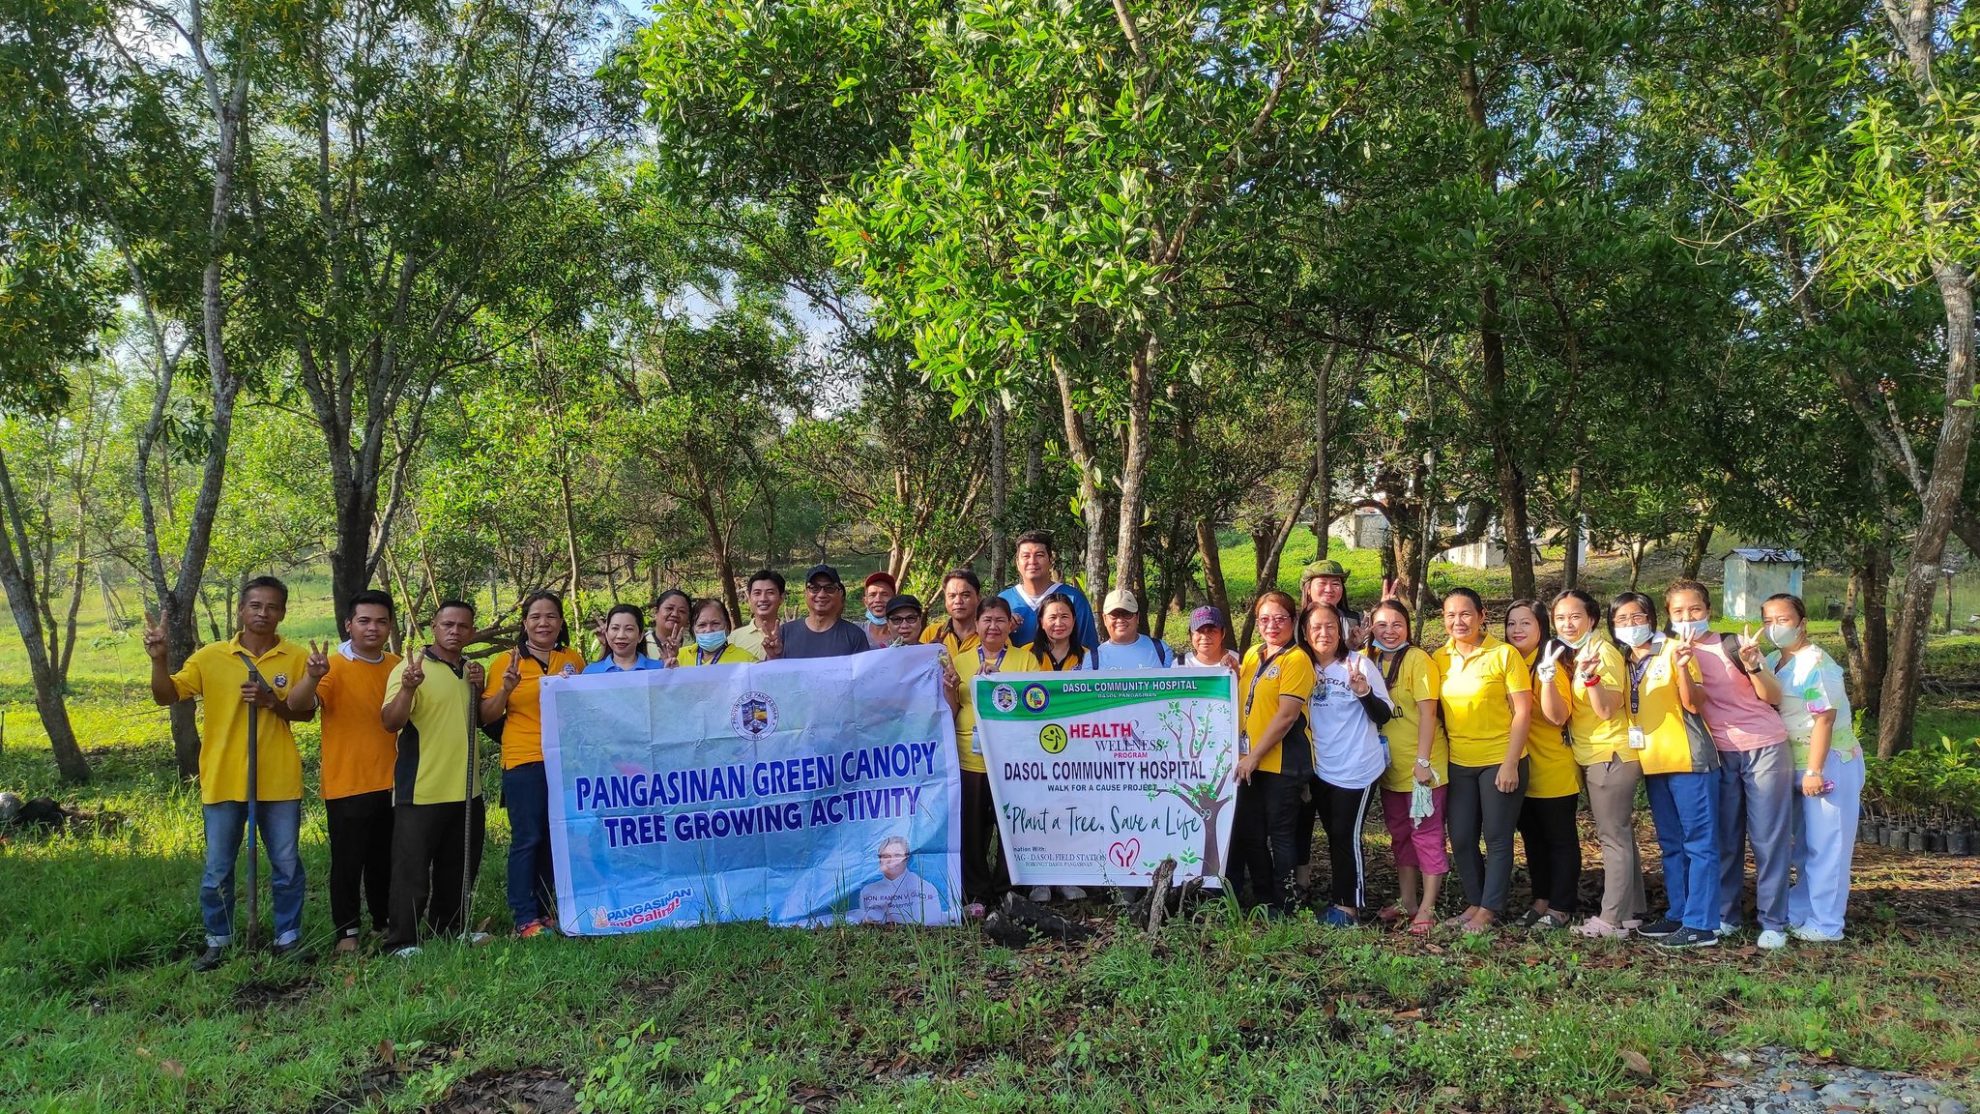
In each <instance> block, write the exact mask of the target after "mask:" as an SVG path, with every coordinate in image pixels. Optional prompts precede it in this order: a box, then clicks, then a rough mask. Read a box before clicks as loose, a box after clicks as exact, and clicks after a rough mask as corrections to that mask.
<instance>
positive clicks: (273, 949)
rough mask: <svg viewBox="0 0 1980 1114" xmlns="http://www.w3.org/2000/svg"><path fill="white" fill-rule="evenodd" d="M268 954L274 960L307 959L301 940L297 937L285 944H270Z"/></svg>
mask: <svg viewBox="0 0 1980 1114" xmlns="http://www.w3.org/2000/svg"><path fill="white" fill-rule="evenodd" d="M268 954H269V955H272V956H274V957H275V958H276V959H290V960H302V959H306V958H308V957H307V956H306V955H305V954H304V952H303V946H302V938H301V937H297V938H296V939H294V940H291V941H289V942H288V943H286V944H270V945H269V946H268Z"/></svg>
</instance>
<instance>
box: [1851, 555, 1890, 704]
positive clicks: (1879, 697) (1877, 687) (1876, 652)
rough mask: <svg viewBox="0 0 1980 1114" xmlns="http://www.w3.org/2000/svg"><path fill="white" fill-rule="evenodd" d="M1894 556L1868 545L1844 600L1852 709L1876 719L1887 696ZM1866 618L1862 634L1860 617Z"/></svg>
mask: <svg viewBox="0 0 1980 1114" xmlns="http://www.w3.org/2000/svg"><path fill="white" fill-rule="evenodd" d="M1890 576H1891V555H1890V551H1889V550H1888V549H1887V548H1885V547H1884V546H1883V545H1881V544H1877V543H1867V544H1865V545H1864V546H1863V547H1862V549H1860V550H1859V551H1858V553H1857V559H1856V562H1855V564H1854V565H1853V566H1852V567H1851V568H1850V570H1849V588H1848V590H1847V592H1846V593H1845V595H1844V597H1843V614H1842V639H1843V647H1844V650H1845V653H1846V656H1847V658H1848V660H1847V661H1846V662H1845V663H1844V666H1845V668H1846V669H1847V671H1848V674H1849V678H1848V679H1849V703H1850V707H1852V708H1854V709H1856V710H1858V711H1861V712H1862V713H1864V714H1865V715H1866V716H1869V717H1871V718H1873V719H1874V718H1876V716H1877V712H1878V710H1879V708H1880V707H1881V706H1882V703H1883V697H1884V670H1885V667H1886V664H1887V661H1888V655H1889V652H1890V614H1889V610H1888V605H1887V602H1886V601H1887V600H1888V599H1889V593H1890ZM1858 615H1861V616H1862V618H1863V626H1862V628H1861V630H1860V631H1859V629H1858V627H1857V616H1858Z"/></svg>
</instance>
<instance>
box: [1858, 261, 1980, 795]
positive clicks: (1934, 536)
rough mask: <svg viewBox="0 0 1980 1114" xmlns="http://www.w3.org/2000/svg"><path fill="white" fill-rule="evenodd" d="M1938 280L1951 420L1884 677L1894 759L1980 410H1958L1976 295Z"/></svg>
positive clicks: (1965, 390) (1881, 752) (1883, 743)
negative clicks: (1942, 306) (1941, 305)
mask: <svg viewBox="0 0 1980 1114" xmlns="http://www.w3.org/2000/svg"><path fill="white" fill-rule="evenodd" d="M1934 279H1935V280H1936V281H1937V283H1938V286H1939V299H1940V301H1942V302H1943V303H1944V304H1945V312H1946V331H1945V338H1946V378H1945V400H1946V409H1945V413H1944V414H1942V415H1941V416H1940V418H1939V439H1938V444H1937V445H1936V447H1935V448H1934V449H1933V452H1932V471H1931V476H1930V478H1929V479H1928V480H1927V481H1926V484H1925V490H1924V492H1923V494H1922V496H1921V500H1920V501H1921V504H1922V505H1921V507H1920V513H1919V517H1918V530H1917V533H1916V534H1914V535H1913V537H1912V544H1911V562H1910V566H1909V567H1908V568H1907V569H1906V570H1905V577H1904V588H1903V591H1902V592H1901V593H1900V594H1899V596H1898V617H1897V631H1896V634H1895V637H1893V638H1892V639H1891V657H1890V671H1889V672H1888V673H1886V674H1885V675H1884V696H1883V707H1882V708H1881V709H1880V714H1879V715H1878V717H1877V754H1878V756H1879V757H1883V758H1889V757H1890V756H1891V755H1893V754H1896V753H1897V752H1898V751H1900V750H1902V749H1904V748H1905V747H1906V746H1908V745H1910V742H1911V727H1912V722H1913V720H1914V719H1915V718H1916V717H1917V712H1918V687H1919V684H1920V682H1922V681H1923V680H1924V674H1925V634H1926V631H1927V630H1928V628H1929V627H1930V626H1931V622H1932V598H1933V596H1934V594H1935V593H1937V591H1938V588H1939V576H1940V562H1941V561H1942V560H1943V559H1944V557H1945V552H1946V535H1948V534H1949V533H1951V532H1952V523H1953V519H1954V518H1955V517H1956V516H1957V515H1959V514H1961V513H1963V512H1962V504H1961V501H1960V499H1961V495H1962V494H1963V489H1964V487H1965V483H1966V458H1967V455H1968V453H1969V452H1970V451H1971V449H1972V447H1973V429H1974V425H1975V421H1976V418H1980V407H1974V406H1958V405H1954V403H1956V402H1959V401H1967V400H1970V399H1971V398H1972V395H1973V385H1974V369H1973V290H1972V288H1971V286H1969V285H1968V284H1969V281H1970V276H1969V275H1968V274H1967V272H1966V270H1965V269H1964V268H1962V267H1959V266H1957V265H1955V264H1952V263H1942V264H1940V265H1939V267H1938V268H1937V270H1936V272H1935V274H1934Z"/></svg>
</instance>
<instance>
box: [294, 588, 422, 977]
mask: <svg viewBox="0 0 1980 1114" xmlns="http://www.w3.org/2000/svg"><path fill="white" fill-rule="evenodd" d="M392 627H393V609H392V597H391V596H388V595H386V594H385V593H384V592H380V591H376V590H367V591H363V592H359V593H358V594H357V595H355V596H353V597H351V613H350V616H349V617H348V618H346V619H345V620H344V633H345V634H346V635H349V637H348V638H346V639H345V640H344V641H343V642H341V643H339V644H338V645H337V646H336V647H335V648H334V649H332V648H331V647H330V646H327V645H324V646H319V645H317V644H316V643H315V642H311V643H310V644H309V661H308V663H307V664H306V665H305V666H304V668H303V676H302V679H301V680H299V681H297V682H296V683H295V686H294V687H292V688H291V689H290V690H289V709H290V710H291V711H294V712H301V713H307V712H312V711H315V710H316V709H318V708H321V709H323V807H324V812H325V813H326V815H327V819H328V820H329V826H330V918H331V920H333V921H335V922H336V928H337V951H338V953H340V954H347V953H350V952H354V951H356V950H357V946H358V929H359V927H360V924H361V918H360V917H359V916H358V905H359V898H360V897H361V896H362V897H364V898H366V899H368V900H367V904H369V905H370V907H371V926H372V928H373V929H375V930H376V931H378V932H380V933H383V932H384V931H385V928H386V923H387V917H388V915H389V913H390V910H391V908H392V905H391V897H390V893H389V891H390V886H391V879H392V767H393V764H394V762H395V761H396V760H397V757H398V740H397V739H396V738H394V736H393V734H392V732H390V731H387V730H385V725H384V723H383V722H382V721H380V719H379V717H378V710H379V708H381V707H383V706H384V704H385V681H386V678H388V677H390V676H391V673H392V670H393V668H394V667H396V666H397V665H398V664H399V655H397V654H395V653H393V652H392V651H391V650H389V649H387V648H386V644H387V643H389V642H390V641H391V640H392Z"/></svg>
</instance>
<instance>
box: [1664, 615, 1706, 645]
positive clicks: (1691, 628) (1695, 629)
mask: <svg viewBox="0 0 1980 1114" xmlns="http://www.w3.org/2000/svg"><path fill="white" fill-rule="evenodd" d="M1711 632H1712V623H1711V621H1710V620H1708V619H1685V620H1683V621H1675V620H1674V621H1672V623H1671V633H1672V634H1675V635H1677V636H1678V637H1679V638H1685V639H1690V640H1692V641H1697V640H1698V639H1700V638H1703V637H1705V636H1706V635H1707V634H1710V633H1711Z"/></svg>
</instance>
